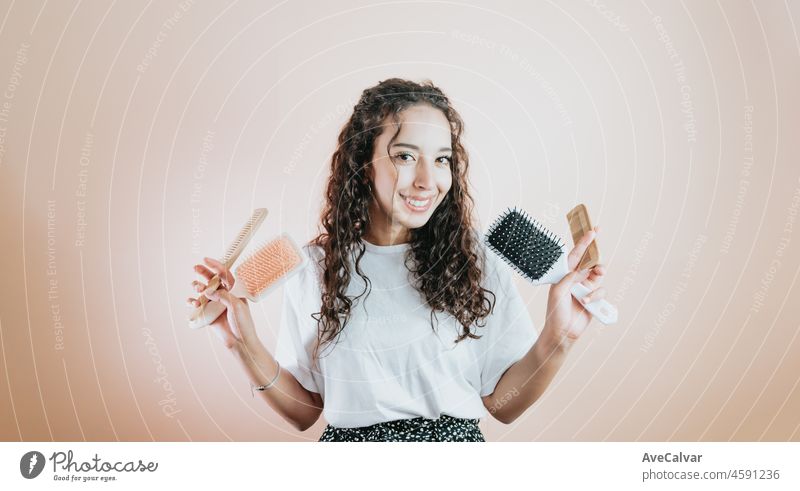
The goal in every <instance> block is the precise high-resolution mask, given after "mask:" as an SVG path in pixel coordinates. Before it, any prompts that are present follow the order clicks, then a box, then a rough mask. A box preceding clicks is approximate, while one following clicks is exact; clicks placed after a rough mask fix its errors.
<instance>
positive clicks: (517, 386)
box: [483, 330, 572, 424]
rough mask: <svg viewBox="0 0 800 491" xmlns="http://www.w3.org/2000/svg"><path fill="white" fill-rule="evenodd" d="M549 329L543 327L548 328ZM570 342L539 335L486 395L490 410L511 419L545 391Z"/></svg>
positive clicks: (505, 420) (487, 406)
mask: <svg viewBox="0 0 800 491" xmlns="http://www.w3.org/2000/svg"><path fill="white" fill-rule="evenodd" d="M547 331H548V330H543V333H544V332H547ZM571 344H572V343H571V342H570V341H568V340H565V341H561V342H556V341H555V340H553V339H548V338H547V336H546V335H545V336H540V337H539V339H537V340H536V343H535V344H534V345H533V347H531V349H530V350H529V351H528V353H527V354H526V355H525V356H524V357H523V358H522V359H520V360H519V361H518V362H516V363H515V364H513V365H511V367H510V368H509V369H508V370H506V372H505V373H504V374H503V376H502V377H501V378H500V380H499V381H498V382H497V386H496V387H495V389H494V392H493V393H492V394H491V395H488V396H485V397H484V398H483V402H484V405H485V406H486V408H487V409H488V410H489V412H490V413H491V414H492V415H493V416H494V417H495V418H497V419H498V420H499V421H502V422H503V423H506V424H508V423H511V422H512V421H514V420H515V419H517V418H518V417H519V416H520V415H521V414H522V413H524V412H525V410H526V409H528V408H529V407H530V406H531V405H532V404H533V403H534V402H536V400H537V399H539V397H540V396H541V395H542V394H543V393H544V391H545V390H546V389H547V387H548V386H549V385H550V382H552V380H553V378H554V377H555V375H556V373H558V370H559V369H560V368H561V366H562V365H563V364H564V360H565V359H566V357H567V353H568V352H569V348H570V346H571Z"/></svg>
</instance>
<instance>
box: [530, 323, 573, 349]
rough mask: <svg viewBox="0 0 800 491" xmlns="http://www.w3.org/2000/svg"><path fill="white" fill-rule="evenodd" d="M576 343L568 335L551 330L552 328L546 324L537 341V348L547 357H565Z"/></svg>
mask: <svg viewBox="0 0 800 491" xmlns="http://www.w3.org/2000/svg"><path fill="white" fill-rule="evenodd" d="M574 343H575V340H574V339H571V338H570V337H569V336H568V335H566V334H563V333H561V332H560V331H559V330H558V329H551V328H550V326H548V325H546V324H545V328H544V329H543V330H542V333H541V335H539V339H537V340H536V346H537V348H538V350H539V351H540V353H545V354H547V355H551V356H552V355H554V354H555V355H564V354H566V353H567V352H569V350H570V349H571V348H572V345H573V344H574Z"/></svg>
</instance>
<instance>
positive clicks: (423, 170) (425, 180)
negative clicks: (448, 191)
mask: <svg viewBox="0 0 800 491" xmlns="http://www.w3.org/2000/svg"><path fill="white" fill-rule="evenodd" d="M414 184H415V185H416V186H417V187H421V188H425V189H430V188H432V187H433V186H434V181H433V169H432V168H431V163H430V162H429V160H428V159H427V158H421V159H420V160H419V165H418V166H417V175H416V178H415V180H414Z"/></svg>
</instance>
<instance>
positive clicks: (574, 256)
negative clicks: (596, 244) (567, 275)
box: [567, 229, 597, 269]
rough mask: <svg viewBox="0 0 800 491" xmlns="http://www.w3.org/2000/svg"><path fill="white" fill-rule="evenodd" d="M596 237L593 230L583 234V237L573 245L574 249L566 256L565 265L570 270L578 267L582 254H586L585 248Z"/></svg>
mask: <svg viewBox="0 0 800 491" xmlns="http://www.w3.org/2000/svg"><path fill="white" fill-rule="evenodd" d="M596 235H597V234H596V232H595V230H594V229H592V230H589V231H588V232H586V233H585V234H583V237H581V239H580V240H579V241H578V243H577V244H575V247H574V248H573V249H572V251H570V253H569V256H567V264H568V265H569V268H570V269H574V268H576V267H577V266H578V264H579V263H580V260H581V258H582V257H583V253H584V252H586V248H587V247H589V244H591V243H592V241H593V240H594V238H595V236H596Z"/></svg>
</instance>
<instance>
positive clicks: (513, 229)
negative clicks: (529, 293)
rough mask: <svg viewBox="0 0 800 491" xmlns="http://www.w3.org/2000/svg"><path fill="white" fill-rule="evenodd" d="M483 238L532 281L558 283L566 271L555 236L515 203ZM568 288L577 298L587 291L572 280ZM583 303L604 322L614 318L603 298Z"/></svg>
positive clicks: (611, 309)
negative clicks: (570, 286) (518, 208)
mask: <svg viewBox="0 0 800 491" xmlns="http://www.w3.org/2000/svg"><path fill="white" fill-rule="evenodd" d="M485 241H486V245H487V247H488V248H489V249H491V250H492V251H494V252H495V253H496V254H497V255H498V256H500V258H501V259H502V260H503V261H505V262H506V263H508V264H509V265H510V266H511V267H512V268H514V269H515V270H516V271H517V272H518V273H519V274H521V275H522V276H523V277H524V278H526V279H527V280H529V281H531V282H532V283H534V284H542V283H551V284H552V283H558V282H559V281H561V278H563V277H564V276H566V274H567V273H569V266H568V265H567V261H566V255H565V254H564V250H563V248H562V244H561V240H560V239H559V237H558V236H557V235H555V234H553V233H552V232H550V231H548V230H547V229H546V228H544V227H543V226H542V225H541V224H539V223H538V222H537V221H536V220H534V219H532V218H530V217H528V216H527V215H526V214H525V213H524V212H522V211H520V210H517V208H516V207H514V208H513V209H509V210H508V211H506V212H505V213H503V215H502V216H501V217H499V218H498V219H497V220H495V222H494V223H493V224H492V226H491V227H489V231H488V232H487V234H486V237H485ZM554 266H555V267H554ZM570 291H571V293H572V296H574V297H575V298H576V299H578V300H580V299H581V298H582V297H584V296H586V295H588V294H589V293H590V292H591V290H589V289H588V288H586V287H585V286H583V285H582V284H581V283H580V282H578V283H573V285H572V288H571V290H570ZM583 307H584V308H585V309H586V310H588V311H589V312H590V313H591V314H592V315H594V316H595V317H597V318H598V319H599V320H600V322H602V323H604V324H613V323H615V322H616V321H617V309H616V307H614V306H613V305H611V304H610V303H608V302H607V301H606V300H605V299H602V298H601V299H599V300H595V301H594V302H591V303H588V304H585V305H583Z"/></svg>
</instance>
